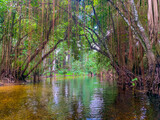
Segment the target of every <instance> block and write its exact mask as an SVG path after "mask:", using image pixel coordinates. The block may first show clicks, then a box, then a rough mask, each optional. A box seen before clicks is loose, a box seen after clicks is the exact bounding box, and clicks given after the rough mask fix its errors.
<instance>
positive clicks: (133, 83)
mask: <svg viewBox="0 0 160 120" xmlns="http://www.w3.org/2000/svg"><path fill="white" fill-rule="evenodd" d="M137 80H138V78H134V79H132V86H135V85H136V84H135V83H136V81H137Z"/></svg>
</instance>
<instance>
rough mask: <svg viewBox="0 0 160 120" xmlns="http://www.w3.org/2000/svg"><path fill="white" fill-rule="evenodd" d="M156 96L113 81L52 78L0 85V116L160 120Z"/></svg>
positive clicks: (5, 119) (4, 119)
mask: <svg viewBox="0 0 160 120" xmlns="http://www.w3.org/2000/svg"><path fill="white" fill-rule="evenodd" d="M159 109H160V107H159V101H158V99H154V98H153V99H149V98H148V97H147V96H146V95H145V94H143V93H136V95H133V94H132V92H129V91H128V92H127V91H126V92H124V91H120V90H118V88H117V86H116V81H112V80H110V81H108V80H99V79H97V78H76V79H63V80H58V79H57V80H55V79H54V78H48V79H46V80H44V81H43V82H41V83H38V84H29V85H15V86H3V87H0V120H159V119H160V110H159Z"/></svg>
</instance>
